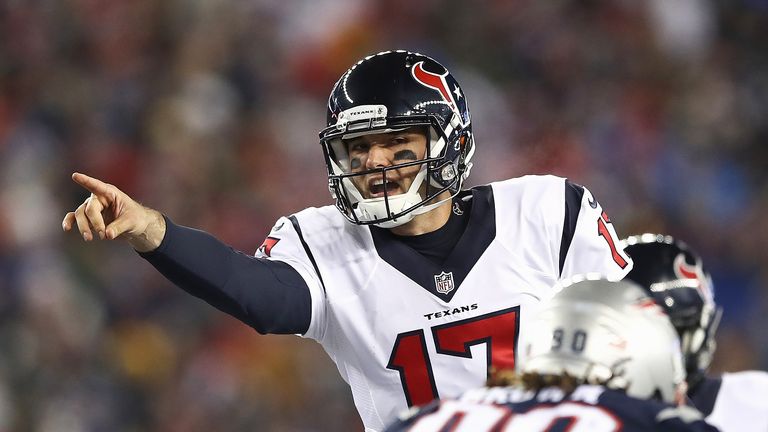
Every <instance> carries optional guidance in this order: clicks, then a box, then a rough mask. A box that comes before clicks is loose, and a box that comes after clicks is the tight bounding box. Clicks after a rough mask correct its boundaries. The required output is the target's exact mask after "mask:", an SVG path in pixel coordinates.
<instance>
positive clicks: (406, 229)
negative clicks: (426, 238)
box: [391, 191, 452, 236]
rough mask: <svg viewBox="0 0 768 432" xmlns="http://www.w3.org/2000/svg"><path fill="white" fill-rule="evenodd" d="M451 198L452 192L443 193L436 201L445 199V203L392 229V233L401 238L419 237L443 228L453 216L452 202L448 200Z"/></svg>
mask: <svg viewBox="0 0 768 432" xmlns="http://www.w3.org/2000/svg"><path fill="white" fill-rule="evenodd" d="M449 197H450V192H448V191H445V192H443V193H442V194H440V196H438V197H437V198H435V200H438V201H439V200H441V199H444V200H445V202H444V203H442V204H441V205H439V206H438V207H436V208H434V209H432V210H430V211H428V212H426V213H422V214H420V215H416V216H415V217H414V218H413V219H412V220H411V221H410V222H408V223H405V224H402V225H400V226H397V227H394V228H391V231H392V233H393V234H395V235H399V236H417V235H422V234H427V233H431V232H432V231H437V230H438V229H440V228H442V226H443V225H445V224H446V223H447V222H448V218H450V216H451V204H452V200H451V199H448V198H449Z"/></svg>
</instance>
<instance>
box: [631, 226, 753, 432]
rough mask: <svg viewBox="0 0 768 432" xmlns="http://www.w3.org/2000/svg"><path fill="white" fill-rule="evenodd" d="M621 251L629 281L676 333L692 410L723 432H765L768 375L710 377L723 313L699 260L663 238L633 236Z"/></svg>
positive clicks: (681, 245) (683, 246)
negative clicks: (628, 263)
mask: <svg viewBox="0 0 768 432" xmlns="http://www.w3.org/2000/svg"><path fill="white" fill-rule="evenodd" d="M622 246H623V247H624V250H625V251H626V252H627V253H628V254H629V255H630V256H632V259H633V260H634V263H635V266H634V269H633V270H632V271H631V272H630V273H629V274H628V275H627V278H628V279H631V280H633V281H635V282H637V283H638V284H640V285H641V286H642V287H643V288H644V289H645V290H646V291H647V292H648V293H649V294H650V295H651V296H652V297H653V298H654V299H655V300H656V302H657V303H658V304H659V305H661V306H662V307H663V308H664V309H665V310H666V312H667V314H668V315H669V317H670V318H671V320H672V324H673V325H674V326H675V329H676V330H677V333H678V335H679V337H680V342H681V345H682V348H683V354H684V355H685V367H686V372H687V378H686V380H687V381H688V397H689V398H690V400H691V402H692V404H693V405H694V406H695V407H696V408H698V409H699V410H700V411H702V412H703V413H704V414H705V415H707V421H708V422H710V423H712V424H713V425H715V426H717V427H719V428H720V429H722V430H723V431H726V432H728V431H767V430H768V373H766V372H762V371H744V372H736V373H724V374H722V375H720V376H707V374H706V370H707V368H708V367H709V364H710V362H711V360H712V355H713V353H714V351H715V330H716V329H717V324H718V322H719V319H720V314H721V308H720V307H718V306H717V304H716V303H715V298H714V286H713V284H712V278H711V277H710V275H709V273H708V272H707V271H706V270H705V268H704V264H703V262H702V260H701V257H700V256H699V255H698V254H697V253H696V252H694V251H693V250H692V249H691V248H690V247H688V246H687V245H686V244H685V243H684V242H682V241H680V240H677V239H675V238H673V237H670V236H665V235H660V234H643V235H637V236H631V237H628V238H627V239H625V240H622Z"/></svg>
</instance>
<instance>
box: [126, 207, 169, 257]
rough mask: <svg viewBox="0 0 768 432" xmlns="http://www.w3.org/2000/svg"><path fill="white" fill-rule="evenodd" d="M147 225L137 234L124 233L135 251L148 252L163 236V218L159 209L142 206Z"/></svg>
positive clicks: (164, 228) (156, 246)
mask: <svg viewBox="0 0 768 432" xmlns="http://www.w3.org/2000/svg"><path fill="white" fill-rule="evenodd" d="M144 209H145V210H146V218H147V219H148V222H147V227H146V229H145V230H144V232H142V233H139V234H130V235H126V240H127V241H128V244H130V245H131V246H132V247H133V248H134V249H136V251H137V252H142V253H144V252H150V251H153V250H155V249H157V248H158V247H159V246H160V243H162V242H163V238H164V237H165V230H166V226H165V218H163V215H162V214H160V212H159V211H157V210H153V209H150V208H147V207H144Z"/></svg>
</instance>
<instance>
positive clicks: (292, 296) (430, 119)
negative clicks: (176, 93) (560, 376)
mask: <svg viewBox="0 0 768 432" xmlns="http://www.w3.org/2000/svg"><path fill="white" fill-rule="evenodd" d="M319 147H320V148H321V149H322V151H323V154H324V156H325V163H326V165H327V168H328V183H329V188H330V191H331V195H332V197H333V199H334V201H335V205H333V206H326V207H322V208H308V209H305V210H302V211H300V212H297V213H295V214H293V215H290V216H288V217H283V218H280V219H279V220H278V221H277V223H276V224H275V226H274V228H272V230H271V232H270V233H269V234H268V236H267V238H266V240H265V241H264V243H263V244H262V245H261V247H259V248H258V250H257V251H256V253H255V256H249V255H245V254H242V253H238V252H235V251H233V250H231V249H230V248H229V247H227V246H225V245H224V244H222V243H220V242H219V241H218V240H216V239H215V238H214V237H212V236H210V235H208V234H206V233H204V232H201V231H198V230H193V229H190V228H186V227H182V226H179V225H176V224H174V223H173V222H172V221H171V220H170V219H168V218H167V217H165V216H164V215H162V214H161V213H159V212H158V211H156V210H152V209H148V208H145V207H143V206H141V205H139V204H138V203H136V202H135V201H134V200H133V199H131V198H130V197H128V196H127V195H126V194H124V193H123V192H121V191H120V190H119V189H118V188H116V187H115V186H112V185H109V184H106V183H104V182H101V181H100V180H98V179H94V178H91V177H88V176H86V175H83V174H79V173H75V174H74V175H73V179H74V180H75V181H76V182H77V183H79V184H80V185H82V186H83V187H85V188H86V189H88V190H89V191H90V192H91V196H90V197H89V198H87V199H86V200H85V202H84V203H83V204H82V205H80V207H78V208H77V209H76V211H74V212H70V213H68V214H67V215H66V216H65V218H64V221H63V228H64V229H65V230H69V229H72V228H73V227H75V226H76V227H77V230H78V231H80V233H81V235H82V236H83V238H84V239H85V240H86V241H89V240H92V239H94V238H97V237H98V238H107V239H114V238H117V237H120V238H124V239H126V240H127V241H128V243H129V244H131V245H132V246H133V247H134V248H135V249H136V250H137V251H138V252H140V253H141V256H142V257H144V258H145V259H146V260H147V261H149V262H150V263H151V264H152V265H153V266H155V267H156V268H157V269H158V270H159V271H160V272H161V273H162V274H163V275H165V276H166V277H167V278H168V279H170V280H171V281H173V282H174V283H175V284H177V285H178V286H180V287H181V288H182V289H184V290H186V291H187V292H189V293H191V294H193V295H195V296H198V297H200V298H202V299H204V300H206V301H207V302H209V303H211V304H212V305H214V306H216V307H218V308H219V309H221V310H223V311H225V312H227V313H229V314H231V315H233V316H235V317H236V318H238V319H240V320H242V321H243V322H245V323H246V324H248V325H250V326H252V327H253V328H254V329H256V330H257V331H258V332H260V333H283V334H299V335H301V336H303V337H307V338H312V339H315V340H317V341H318V342H319V343H320V344H322V345H323V347H324V348H325V350H326V351H327V352H328V353H329V355H330V356H331V358H332V359H333V360H334V362H335V363H336V364H337V366H338V369H339V372H340V373H341V375H342V377H343V378H344V380H346V382H348V383H349V385H350V387H351V389H352V393H353V397H354V400H355V404H356V406H357V409H358V411H359V413H360V415H361V417H362V419H363V423H364V424H365V427H366V429H367V430H381V429H382V428H383V427H384V425H385V424H386V423H387V422H389V421H391V420H392V419H394V417H395V415H396V413H397V412H399V411H401V410H402V409H404V408H407V407H409V406H413V405H416V404H422V403H426V402H429V401H431V400H432V399H434V398H438V397H443V396H450V395H456V394H458V393H459V392H460V391H462V390H466V389H468V388H472V387H477V386H478V385H481V384H483V383H484V382H485V380H486V379H487V376H488V371H489V370H490V368H491V367H497V368H498V367H505V368H508V367H514V363H515V358H516V355H517V343H518V340H517V338H518V334H519V333H520V332H525V331H526V329H527V323H526V321H527V319H528V316H529V315H530V313H531V312H532V309H533V308H534V307H535V306H536V305H537V304H538V303H539V302H540V301H541V300H542V299H545V298H548V297H550V295H551V294H552V286H553V285H554V283H555V282H556V281H558V280H559V279H560V278H562V277H568V276H571V275H574V274H579V273H585V272H589V271H594V272H600V273H602V274H607V275H612V276H615V277H622V276H624V275H625V274H626V272H628V271H629V270H630V269H631V267H632V262H631V260H630V259H629V257H627V256H626V255H625V254H624V252H623V251H622V250H621V249H620V248H618V238H617V236H616V232H615V230H614V228H613V226H612V224H611V221H610V219H609V218H608V215H607V214H606V213H605V212H604V211H603V209H602V208H601V206H600V205H599V204H598V202H597V201H596V200H595V198H594V197H593V196H592V194H591V193H590V192H589V191H588V190H587V189H585V188H584V187H582V186H580V185H577V184H575V183H572V182H570V181H568V180H566V179H563V178H559V177H554V176H527V177H523V178H516V179H511V180H505V181H500V182H496V183H492V184H489V185H486V186H480V187H476V188H472V189H463V187H462V186H463V185H464V181H465V180H466V178H467V176H468V175H469V172H470V168H471V167H472V155H473V154H474V152H475V140H474V135H473V133H472V122H471V117H470V114H469V109H468V106H467V100H466V95H465V94H464V92H463V90H462V89H461V87H460V86H459V84H458V82H457V81H456V80H455V79H454V77H453V76H452V75H451V74H450V73H449V72H448V70H447V69H446V68H445V67H443V66H442V65H441V64H440V63H438V62H437V61H435V60H433V59H432V58H430V57H427V56H424V55H421V54H417V53H413V52H407V51H387V52H382V53H379V54H375V55H371V56H369V57H366V58H364V59H362V60H360V61H359V62H358V63H356V64H355V65H353V66H352V67H351V68H350V69H349V70H347V71H346V72H345V73H344V74H343V75H342V76H341V78H340V79H339V80H338V82H337V83H336V84H335V86H334V87H333V90H332V92H331V95H330V97H329V99H328V105H327V125H326V127H325V128H324V129H323V130H322V132H320V146H319ZM509 328H514V329H515V331H513V332H509V331H508V329H509ZM500 329H504V331H500Z"/></svg>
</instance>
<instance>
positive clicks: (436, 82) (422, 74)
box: [411, 61, 469, 124]
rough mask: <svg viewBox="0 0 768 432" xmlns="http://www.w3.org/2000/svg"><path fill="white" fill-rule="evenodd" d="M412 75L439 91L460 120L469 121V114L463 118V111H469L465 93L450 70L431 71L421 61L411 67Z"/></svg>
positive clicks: (420, 82)
mask: <svg viewBox="0 0 768 432" xmlns="http://www.w3.org/2000/svg"><path fill="white" fill-rule="evenodd" d="M411 76H413V79H415V80H416V82H418V83H419V84H421V85H423V86H424V87H427V88H430V89H432V90H435V91H436V92H438V93H439V94H440V97H441V99H442V101H443V102H445V103H446V104H447V105H448V106H449V107H451V110H452V111H453V112H455V113H456V115H457V116H458V117H459V121H460V122H462V123H463V124H466V123H467V122H468V121H469V116H468V115H467V118H462V113H465V112H467V110H466V101H465V98H464V94H462V92H461V88H459V84H458V83H457V82H456V80H454V79H453V77H452V76H450V75H449V74H448V70H445V71H444V72H443V73H442V74H437V73H434V72H430V71H428V70H426V69H424V61H420V62H418V63H416V64H414V65H413V67H411ZM436 102H437V101H436Z"/></svg>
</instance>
